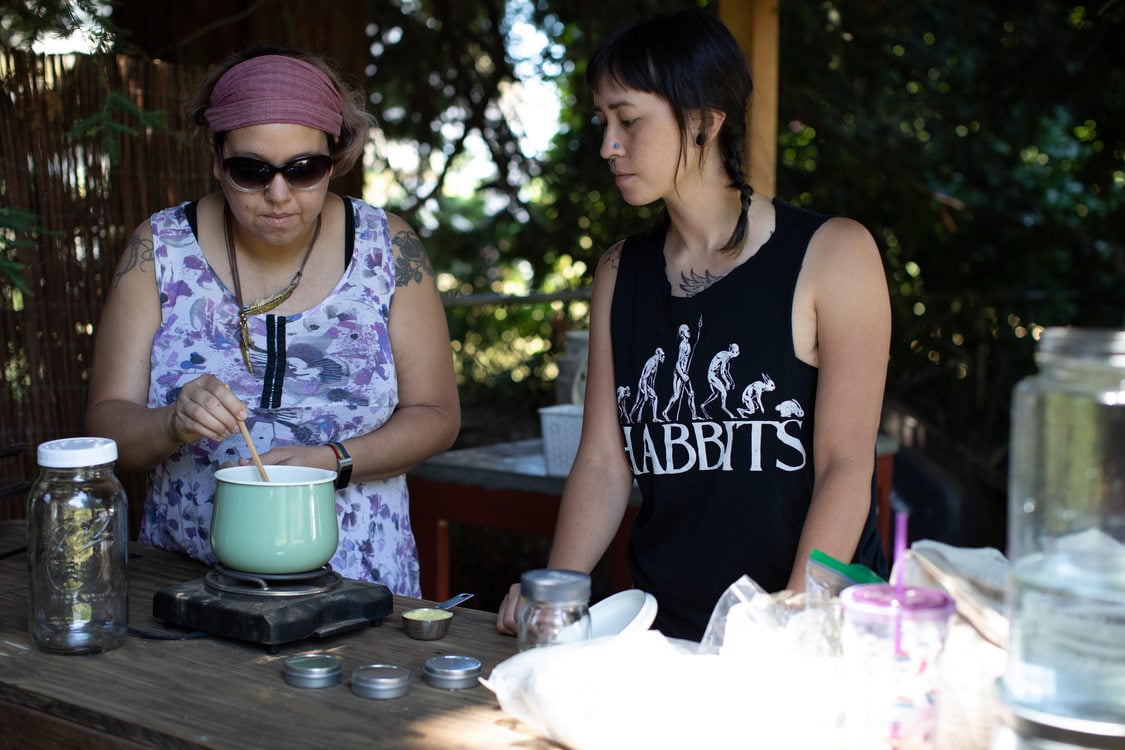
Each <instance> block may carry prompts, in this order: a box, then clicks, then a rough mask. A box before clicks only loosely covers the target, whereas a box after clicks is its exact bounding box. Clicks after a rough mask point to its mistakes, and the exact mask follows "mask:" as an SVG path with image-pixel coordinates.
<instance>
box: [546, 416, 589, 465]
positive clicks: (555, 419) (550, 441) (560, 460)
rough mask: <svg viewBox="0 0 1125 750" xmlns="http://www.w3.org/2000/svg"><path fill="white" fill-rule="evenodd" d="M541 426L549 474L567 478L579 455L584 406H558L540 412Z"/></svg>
mask: <svg viewBox="0 0 1125 750" xmlns="http://www.w3.org/2000/svg"><path fill="white" fill-rule="evenodd" d="M539 424H540V426H541V427H542V429H543V456H544V458H545V459H546V461H547V473H548V474H551V475H553V476H566V475H567V474H569V473H570V466H571V464H573V463H574V456H575V454H576V453H578V438H579V437H580V436H581V434H582V404H556V405H555V406H544V407H543V408H542V409H540V410H539Z"/></svg>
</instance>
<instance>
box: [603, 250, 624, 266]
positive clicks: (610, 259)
mask: <svg viewBox="0 0 1125 750" xmlns="http://www.w3.org/2000/svg"><path fill="white" fill-rule="evenodd" d="M620 263H621V248H619V247H614V248H611V249H610V250H609V251H608V252H606V254H605V255H603V256H602V260H601V265H603V266H609V267H610V268H612V269H613V270H614V271H616V270H617V267H618V265H619V264H620Z"/></svg>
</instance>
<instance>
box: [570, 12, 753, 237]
mask: <svg viewBox="0 0 1125 750" xmlns="http://www.w3.org/2000/svg"><path fill="white" fill-rule="evenodd" d="M602 80H610V81H613V82H614V83H617V84H618V85H621V86H624V87H627V88H631V89H635V90H637V91H644V92H646V93H650V94H655V95H656V96H659V97H661V98H663V99H664V100H665V101H667V102H668V104H669V105H671V107H672V112H673V113H674V114H675V117H676V122H677V123H678V124H679V126H680V134H681V138H680V153H681V155H682V154H683V149H684V148H685V147H686V145H687V143H688V142H689V141H695V142H696V143H699V141H698V140H697V138H700V137H701V135H702V134H698V133H689V132H688V123H689V118H690V117H691V116H692V115H693V114H694V113H697V112H699V113H702V114H703V116H704V118H706V117H707V113H708V112H721V113H722V114H723V115H725V116H726V117H725V119H724V120H723V124H722V127H721V128H720V129H719V134H718V137H717V138H716V141H717V144H718V147H719V154H720V156H721V157H722V160H723V169H724V170H725V171H726V173H727V176H728V177H730V186H731V187H732V188H734V189H736V190H738V191H739V192H740V193H741V195H742V209H741V211H740V212H739V214H738V222H737V223H736V224H735V227H734V232H733V233H732V234H731V236H730V239H729V240H727V243H726V244H725V245H724V246H723V248H722V249H723V250H733V249H735V248H738V247H740V246H741V245H742V240H743V239H744V238H745V236H746V224H747V217H748V214H749V209H750V196H751V194H752V193H753V192H754V191H753V189H752V188H751V187H750V184H749V182H748V181H747V179H746V174H745V172H744V167H743V163H744V160H745V157H746V106H747V104H748V103H749V100H750V94H751V93H752V92H753V90H754V84H753V82H752V81H751V80H750V71H749V68H748V66H747V64H746V57H745V56H744V55H743V54H742V50H741V49H740V48H739V46H738V42H737V41H735V38H734V36H733V35H732V34H731V33H730V30H729V29H727V27H726V26H724V25H723V23H722V22H721V21H719V20H718V19H717V18H715V16H714V15H712V14H710V13H707V12H704V11H701V10H695V9H692V10H684V11H678V12H676V13H669V14H663V15H658V16H653V17H651V18H647V19H644V20H641V21H637V22H636V23H633V24H631V25H629V26H626V27H624V28H621V29H618V30H617V31H615V32H614V33H613V34H611V35H610V36H608V37H606V39H605V40H604V41H603V42H602V43H601V44H600V45H598V48H597V50H596V51H595V52H594V55H593V56H592V57H591V58H590V61H589V62H588V63H587V65H586V85H587V86H588V87H589V88H590V89H591V90H597V87H598V84H599V83H600V82H601V81H602ZM706 125H707V121H706V119H705V120H704V121H703V126H704V127H706ZM700 145H702V144H700ZM702 159H703V156H702V154H700V161H701V163H702ZM665 221H667V212H665Z"/></svg>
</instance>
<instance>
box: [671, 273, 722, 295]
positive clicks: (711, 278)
mask: <svg viewBox="0 0 1125 750" xmlns="http://www.w3.org/2000/svg"><path fill="white" fill-rule="evenodd" d="M724 276H726V274H725V273H720V274H713V273H711V272H710V271H704V272H703V274H702V275H700V274H699V273H698V272H696V270H695V269H694V268H690V269H688V270H687V271H686V272H685V271H681V272H680V291H682V292H683V293H684V295H685V296H688V297H693V296H695V295H696V294H699V293H700V292H702V291H703V290H704V289H706V288H707V287H709V286H711V285H712V284H714V283H715V282H716V281H718V280H719V279H721V278H723V277H724Z"/></svg>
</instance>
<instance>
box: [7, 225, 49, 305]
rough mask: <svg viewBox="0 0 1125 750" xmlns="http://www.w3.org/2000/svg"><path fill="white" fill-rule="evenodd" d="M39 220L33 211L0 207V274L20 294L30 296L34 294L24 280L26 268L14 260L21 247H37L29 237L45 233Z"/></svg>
mask: <svg viewBox="0 0 1125 750" xmlns="http://www.w3.org/2000/svg"><path fill="white" fill-rule="evenodd" d="M38 218H39V217H38V216H36V215H35V214H34V213H32V212H31V211H25V210H23V209H19V208H11V207H10V206H0V274H2V278H3V279H6V280H7V283H8V284H10V285H11V286H12V287H14V288H15V289H16V290H18V291H19V293H20V294H24V295H28V296H30V295H31V293H32V292H31V289H30V288H29V287H28V285H27V281H26V280H25V279H24V278H23V268H24V266H23V264H22V263H19V262H17V261H16V260H15V259H14V251H15V249H16V248H19V247H35V242H34V241H33V240H31V239H28V237H29V236H32V235H35V234H37V233H42V232H43V230H42V229H41V228H40V227H39V226H38V224H37V220H38Z"/></svg>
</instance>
